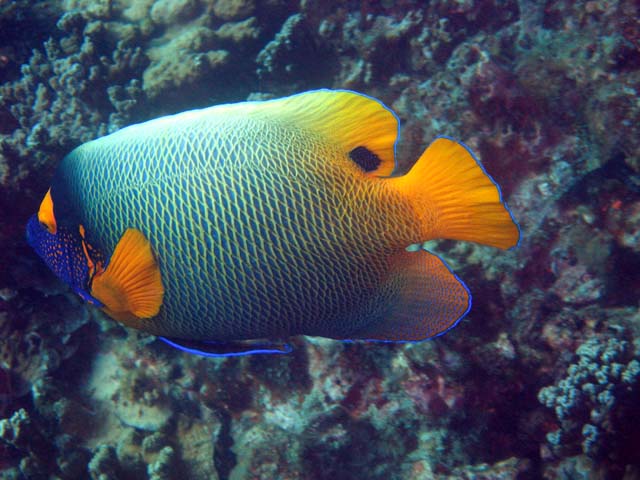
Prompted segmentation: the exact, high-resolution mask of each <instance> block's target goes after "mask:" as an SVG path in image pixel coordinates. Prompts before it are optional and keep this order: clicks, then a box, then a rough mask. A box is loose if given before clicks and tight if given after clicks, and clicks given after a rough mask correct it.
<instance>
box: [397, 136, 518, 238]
mask: <svg viewBox="0 0 640 480" xmlns="http://www.w3.org/2000/svg"><path fill="white" fill-rule="evenodd" d="M391 181H392V182H393V183H394V184H395V186H396V187H397V188H398V189H399V190H400V191H401V192H402V193H403V194H404V195H407V196H408V197H409V198H410V199H411V202H412V204H413V206H414V209H415V210H416V213H417V215H418V216H419V218H420V221H421V224H422V226H423V228H422V230H423V236H424V238H422V239H420V240H421V241H424V240H431V239H434V238H449V239H453V240H465V241H470V242H476V243H481V244H484V245H490V246H493V247H498V248H503V249H506V248H510V247H513V246H515V245H516V244H517V243H518V238H519V236H520V232H519V230H518V226H517V225H516V223H515V221H514V220H513V218H512V216H511V213H510V212H509V210H508V209H507V207H506V205H505V204H504V202H503V201H502V198H501V196H500V190H499V189H498V186H497V185H496V184H495V183H494V182H493V180H492V179H491V177H489V175H487V173H486V172H485V171H484V170H483V169H482V167H481V166H480V165H479V164H478V162H477V161H476V159H475V158H474V157H473V155H472V154H471V152H469V150H467V148H465V147H464V146H463V145H461V144H459V143H457V142H455V141H453V140H450V139H448V138H438V139H436V140H435V141H434V142H433V143H432V144H431V145H429V147H428V148H427V149H426V150H425V151H424V153H423V154H422V155H421V157H420V158H419V159H418V161H417V162H416V164H415V165H414V166H413V168H412V169H411V170H410V171H409V173H407V174H406V175H404V176H403V177H398V178H394V179H391Z"/></svg>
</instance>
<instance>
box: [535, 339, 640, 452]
mask: <svg viewBox="0 0 640 480" xmlns="http://www.w3.org/2000/svg"><path fill="white" fill-rule="evenodd" d="M576 354H577V356H578V359H577V361H576V362H575V363H573V364H571V365H570V366H569V367H568V369H567V374H566V376H565V377H564V378H562V379H560V380H559V381H558V383H557V384H556V385H552V386H548V387H544V388H543V389H541V390H540V392H539V394H538V399H539V400H540V402H541V403H543V404H544V405H546V406H547V407H549V408H552V409H553V410H554V412H555V414H556V416H557V418H558V421H559V422H560V428H559V429H558V430H556V431H553V432H550V433H548V434H547V440H548V441H549V443H550V444H551V447H552V449H553V450H554V452H555V453H557V454H559V455H562V454H570V453H574V452H575V451H576V450H578V449H581V450H582V452H584V453H585V454H586V455H588V456H589V457H592V458H601V457H604V456H614V457H617V456H620V455H621V452H620V451H621V450H624V446H625V445H626V444H627V443H628V442H629V440H630V439H629V438H627V437H626V435H625V432H626V433H628V430H627V429H626V428H624V427H623V426H622V424H621V422H623V423H628V422H632V421H633V420H632V419H634V418H635V419H636V421H637V420H638V417H639V416H640V412H638V411H637V406H635V405H634V403H635V402H634V401H633V398H637V396H638V394H639V393H640V355H639V354H638V352H637V351H635V352H634V348H633V345H632V344H631V343H630V342H628V341H626V340H619V339H616V338H609V339H608V340H606V341H603V340H602V339H601V338H597V337H595V338H591V339H589V340H587V341H586V342H585V343H583V344H582V345H581V346H580V347H578V349H577V350H576ZM636 435H637V434H636ZM632 443H633V442H632Z"/></svg>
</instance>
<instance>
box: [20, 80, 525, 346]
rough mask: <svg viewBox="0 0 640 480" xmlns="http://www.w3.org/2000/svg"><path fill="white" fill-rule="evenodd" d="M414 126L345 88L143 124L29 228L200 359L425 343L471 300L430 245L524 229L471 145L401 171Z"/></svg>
mask: <svg viewBox="0 0 640 480" xmlns="http://www.w3.org/2000/svg"><path fill="white" fill-rule="evenodd" d="M398 136H399V121H398V118H397V117H396V115H395V114H394V113H393V112H392V111H391V110H390V109H389V108H387V107H386V106H385V105H383V104H382V103H381V102H379V101H377V100H375V99H372V98H371V97H368V96H365V95H362V94H358V93H355V92H351V91H344V90H316V91H310V92H306V93H301V94H297V95H293V96H290V97H286V98H281V99H276V100H269V101H262V102H243V103H236V104H228V105H219V106H213V107H210V108H205V109H201V110H193V111H187V112H183V113H179V114H176V115H172V116H166V117H162V118H158V119H155V120H151V121H148V122H145V123H141V124H137V125H132V126H129V127H127V128H123V129H122V130H119V131H117V132H115V133H113V134H111V135H108V136H105V137H102V138H99V139H97V140H94V141H91V142H88V143H85V144H83V145H81V146H79V147H78V148H76V149H75V150H73V151H72V152H71V153H70V154H69V155H67V156H66V157H65V158H64V159H63V160H62V162H61V164H60V165H59V167H58V169H57V172H56V173H55V176H54V178H53V181H52V183H51V187H50V189H49V191H48V192H47V193H46V195H45V196H44V199H43V201H42V203H41V205H40V208H39V211H38V213H37V214H36V215H34V216H33V217H32V218H31V219H30V220H29V222H28V225H27V239H28V242H29V243H30V245H31V246H32V247H33V248H34V249H35V251H36V252H37V253H38V254H39V255H40V257H42V259H43V260H44V261H45V263H46V264H47V265H48V266H49V268H50V269H51V270H52V271H53V272H54V273H55V274H56V275H57V276H58V277H59V278H61V279H62V280H63V281H64V282H66V283H67V284H69V285H70V286H71V287H72V288H73V290H74V291H75V292H76V293H78V294H79V295H80V296H81V297H82V298H84V299H85V300H86V301H87V302H89V303H91V304H93V305H96V306H97V307H99V308H101V309H102V310H104V311H105V312H106V313H107V314H108V315H109V316H111V317H113V318H114V319H116V320H118V321H120V322H122V323H123V324H124V325H126V326H129V327H134V328H137V329H140V330H143V331H146V332H149V333H151V334H153V335H157V336H160V337H161V338H163V339H164V340H165V341H167V342H168V343H170V344H171V345H174V346H176V347H178V348H182V349H184V350H187V351H191V352H194V353H201V354H205V355H214V356H215V355H240V354H247V353H256V352H268V353H282V352H286V351H289V350H290V347H289V346H288V345H287V344H286V343H283V342H286V339H287V338H289V337H292V336H296V335H311V336H321V337H328V338H333V339H345V340H355V339H364V340H377V341H394V342H414V341H420V340H424V339H427V338H430V337H434V336H436V335H440V334H442V333H443V332H446V331H447V330H449V329H450V328H452V327H453V326H454V325H455V324H456V323H457V322H459V321H460V319H461V318H462V317H463V316H465V315H466V313H467V312H468V311H469V309H470V307H471V295H470V293H469V290H468V289H467V287H466V286H465V285H464V283H463V282H462V281H461V280H460V279H458V277H457V276H456V275H455V274H453V273H452V272H451V270H450V269H449V268H448V267H447V265H446V264H445V263H444V262H443V261H442V260H441V259H440V258H438V257H437V256H436V255H433V254H431V253H429V252H428V251H425V250H424V249H419V248H415V246H416V245H418V244H421V243H422V242H425V241H427V240H431V239H437V238H448V239H455V240H465V241H471V242H477V243H481V244H486V245H491V246H494V247H498V248H502V249H507V248H510V247H513V246H515V245H516V244H517V242H518V238H519V230H518V227H517V225H516V223H515V221H514V219H513V217H512V215H511V213H510V211H509V209H508V208H507V206H506V204H505V203H504V201H503V200H502V197H501V192H500V189H499V187H498V186H497V185H496V183H494V181H493V180H492V179H491V177H490V176H489V175H488V174H487V173H486V172H485V171H484V169H483V167H482V166H481V165H480V164H479V163H478V161H476V159H475V158H474V156H473V155H472V153H471V152H470V150H469V149H468V148H467V147H465V146H464V145H463V144H460V143H458V142H456V141H454V140H452V139H450V138H446V137H440V138H437V139H436V140H435V141H434V142H433V143H432V144H431V145H430V146H429V147H428V148H427V149H426V150H425V151H424V153H423V154H422V155H421V156H420V158H419V159H418V160H417V162H416V163H415V165H414V166H413V167H412V168H411V169H410V171H409V172H408V173H406V174H405V175H401V176H396V175H394V168H395V146H396V141H397V139H398Z"/></svg>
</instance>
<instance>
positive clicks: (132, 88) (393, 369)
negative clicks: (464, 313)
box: [0, 0, 640, 480]
mask: <svg viewBox="0 0 640 480" xmlns="http://www.w3.org/2000/svg"><path fill="white" fill-rule="evenodd" d="M638 18H640V7H639V6H638V4H637V2H635V1H632V0H614V1H592V0H579V1H572V2H568V1H565V0H554V1H547V2H524V1H515V0H506V1H495V0H486V1H479V2H448V1H439V0H438V1H431V2H413V1H409V0H400V1H397V2H387V1H382V2H368V1H363V2H332V1H328V2H311V1H301V2H299V3H298V2H287V1H283V0H245V1H240V0H143V1H134V0H122V1H118V2H111V1H101V2H94V1H88V0H65V1H63V2H46V1H34V2H30V1H24V0H18V1H14V2H0V211H2V212H3V213H2V215H1V217H0V245H1V246H2V248H1V249H0V334H1V335H0V476H1V477H2V478H15V479H23V478H62V479H85V478H86V479H111V478H125V479H126V478H136V479H142V478H149V479H164V478H180V477H184V478H189V479H194V480H198V479H205V478H206V479H210V478H214V479H215V478H217V479H221V480H226V479H232V480H240V479H245V478H252V479H277V478H289V479H305V480H320V479H324V478H337V479H341V478H345V479H346V478H368V479H378V478H385V479H396V478H397V479H400V478H402V479H405V478H408V479H416V480H417V479H426V478H428V479H453V478H467V479H487V478H505V479H506V478H509V479H515V478H518V479H529V478H531V479H534V478H591V479H612V478H636V477H638V476H639V472H640V461H639V460H638V458H639V456H638V450H637V445H639V444H640V438H638V433H637V431H635V430H634V428H633V427H634V426H635V425H636V424H637V423H638V420H639V418H640V410H639V406H638V405H640V403H639V402H638V399H639V398H640V378H639V375H640V371H639V370H640V368H639V365H640V315H639V313H638V305H639V304H640V294H639V292H640V277H639V276H638V274H637V272H638V271H640V143H639V142H640V132H639V131H638V129H639V128H640V127H639V125H640V103H639V102H638V101H637V98H638V88H639V87H638V85H640V22H639V21H638ZM317 87H332V88H351V89H355V90H359V91H362V92H364V93H366V94H369V95H371V96H374V97H378V98H380V99H382V100H383V101H384V102H386V103H387V104H388V105H390V106H392V107H393V108H394V110H395V111H396V112H397V113H398V115H399V117H400V118H401V120H402V122H403V130H402V138H401V144H400V145H399V148H398V157H399V163H400V169H401V170H406V169H407V168H408V167H409V166H410V165H411V163H412V162H413V160H414V159H415V158H417V156H418V155H419V154H420V153H421V151H422V149H423V148H424V147H425V146H426V145H427V144H428V143H429V142H430V141H431V140H432V139H433V138H434V137H435V136H437V135H450V136H453V137H455V138H459V139H461V140H463V141H465V143H467V144H468V145H469V146H470V147H472V149H473V150H474V151H475V152H476V153H477V154H478V156H479V157H480V158H481V160H482V162H483V165H484V166H485V168H486V169H487V171H488V172H489V173H490V174H491V175H492V176H494V178H495V179H496V181H497V182H498V183H499V184H500V185H501V186H502V194H503V196H504V198H505V199H506V200H507V202H508V203H509V205H510V207H511V208H512V210H513V212H514V216H515V218H517V219H518V221H519V223H520V226H521V229H522V241H521V244H520V246H519V248H518V249H515V250H513V251H510V252H507V253H504V252H500V253H499V252H495V251H493V250H490V249H487V248H484V247H480V246H477V245H470V244H462V243H460V244H457V243H454V242H451V241H440V242H434V243H430V244H429V245H428V248H429V249H430V250H432V251H435V252H437V253H438V254H440V255H442V256H443V257H444V258H445V259H446V260H447V262H448V263H449V265H451V267H452V268H454V269H455V271H456V272H457V273H458V274H459V275H460V277H461V278H462V279H464V280H465V282H466V283H467V284H468V285H469V287H470V289H471V291H472V292H473V294H474V305H473V309H472V311H471V313H470V315H469V316H468V317H466V318H465V320H464V321H462V322H461V324H460V325H458V326H457V327H456V329H455V330H453V331H452V332H450V333H448V334H447V335H445V336H443V337H440V338H438V339H436V340H434V341H432V342H427V343H422V344H410V345H389V344H367V343H341V342H335V341H328V340H322V339H315V338H299V339H295V340H294V342H293V343H294V351H293V352H292V353H291V354H289V355H286V356H273V357H271V356H255V357H250V358H228V359H205V358H199V357H194V356H189V355H186V354H183V353H181V352H177V351H174V350H172V349H170V348H169V347H167V346H166V345H164V344H163V343H161V342H159V341H156V340H155V339H153V338H151V337H149V336H146V335H142V334H140V333H137V332H133V331H129V330H125V329H124V328H123V327H121V326H119V325H117V324H115V323H114V322H112V321H110V320H108V319H106V318H105V317H104V316H103V315H102V314H100V313H99V312H97V311H96V310H95V309H91V308H88V307H86V306H85V305H83V304H82V303H81V301H80V300H79V299H78V298H76V296H75V295H73V294H72V293H70V292H69V291H68V289H67V288H66V287H65V286H64V285H61V284H60V283H59V282H58V281H57V280H55V279H53V278H52V276H51V274H50V272H48V270H47V269H46V268H45V267H44V266H43V265H41V264H40V263H39V262H38V260H37V258H35V255H34V254H33V252H31V250H30V249H29V248H28V247H27V245H26V242H25V241H24V225H25V222H26V220H27V218H28V217H29V216H30V215H31V214H32V213H33V212H35V211H36V210H37V207H38V202H39V201H40V200H41V198H42V195H43V194H44V192H45V191H46V189H47V184H48V181H49V179H50V177H51V174H52V172H53V169H54V168H55V166H56V165H57V164H58V162H59V161H60V160H61V158H62V157H63V156H64V155H65V154H66V153H68V152H69V151H70V150H71V149H72V148H73V147H75V146H76V145H78V144H80V143H82V142H85V141H87V140H90V139H92V138H95V137H98V136H100V135H103V134H106V133H108V132H111V131H114V130H116V129H118V128H120V127H123V126H125V125H129V124H131V123H135V122H138V121H143V120H146V119H149V118H153V117H155V116H158V115H162V114H168V113H173V112H176V111H180V110H185V109H189V108H197V107H204V106H208V105H211V104H213V103H224V102H231V101H237V100H243V99H246V98H251V99H258V98H271V97H274V96H279V95H285V94H290V93H294V92H297V91H302V90H306V89H311V88H317Z"/></svg>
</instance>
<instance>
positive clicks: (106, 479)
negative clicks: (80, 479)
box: [88, 445, 120, 480]
mask: <svg viewBox="0 0 640 480" xmlns="http://www.w3.org/2000/svg"><path fill="white" fill-rule="evenodd" d="M88 469H89V475H91V479H92V480H115V479H116V478H120V474H119V472H120V466H119V464H118V459H117V458H116V452H115V450H114V448H113V447H111V446H109V445H100V446H99V447H98V448H97V449H96V452H95V454H94V455H93V457H92V458H91V461H90V462H89V465H88Z"/></svg>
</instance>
